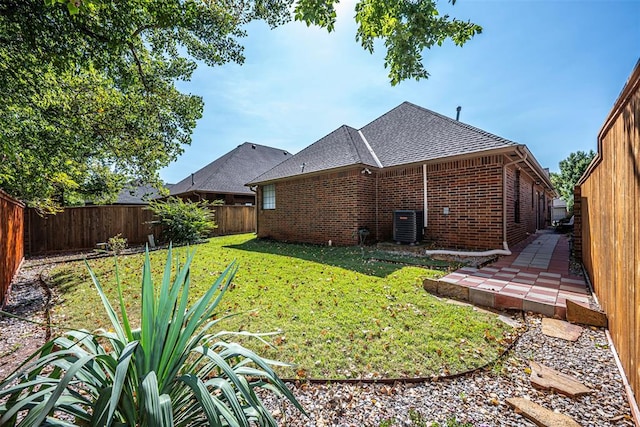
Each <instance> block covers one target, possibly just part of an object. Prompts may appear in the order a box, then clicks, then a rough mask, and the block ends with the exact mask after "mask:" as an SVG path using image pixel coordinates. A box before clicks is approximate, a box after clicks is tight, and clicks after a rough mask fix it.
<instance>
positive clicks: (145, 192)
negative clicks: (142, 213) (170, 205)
mask: <svg viewBox="0 0 640 427" xmlns="http://www.w3.org/2000/svg"><path fill="white" fill-rule="evenodd" d="M165 187H166V188H167V189H171V184H165ZM158 197H160V193H159V192H158V189H157V188H155V187H153V186H152V185H148V184H147V185H139V186H136V187H125V188H123V189H122V191H120V193H119V194H118V199H117V200H116V201H115V203H114V204H118V205H146V204H148V203H149V201H151V200H153V199H155V198H158Z"/></svg>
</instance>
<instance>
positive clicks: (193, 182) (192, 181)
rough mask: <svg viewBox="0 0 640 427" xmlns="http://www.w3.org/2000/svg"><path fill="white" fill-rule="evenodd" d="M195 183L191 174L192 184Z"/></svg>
mask: <svg viewBox="0 0 640 427" xmlns="http://www.w3.org/2000/svg"><path fill="white" fill-rule="evenodd" d="M193 184H195V181H194V180H193V174H191V185H193Z"/></svg>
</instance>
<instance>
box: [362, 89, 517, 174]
mask: <svg viewBox="0 0 640 427" xmlns="http://www.w3.org/2000/svg"><path fill="white" fill-rule="evenodd" d="M362 133H363V134H364V135H365V137H366V138H367V140H368V141H369V144H370V145H371V148H372V149H373V151H374V152H375V153H376V155H377V156H378V158H379V159H380V161H381V163H382V164H383V166H384V167H390V166H398V165H403V164H408V163H415V162H423V161H427V160H433V159H440V158H444V157H453V156H459V155H463V154H470V153H476V152H480V151H486V150H493V149H498V148H507V147H515V146H517V145H518V144H517V143H515V142H513V141H509V140H508V139H505V138H502V137H499V136H497V135H493V134H491V133H489V132H486V131H484V130H482V129H478V128H476V127H473V126H471V125H468V124H466V123H462V122H460V121H457V120H454V119H452V118H449V117H446V116H443V115H441V114H438V113H436V112H434V111H431V110H427V109H426V108H422V107H419V106H417V105H415V104H412V103H410V102H404V103H402V104H400V105H399V106H397V107H396V108H394V109H393V110H391V111H389V112H388V113H386V114H384V115H382V116H380V117H378V118H377V119H375V120H374V121H372V122H371V123H369V124H368V125H366V126H365V127H363V128H362Z"/></svg>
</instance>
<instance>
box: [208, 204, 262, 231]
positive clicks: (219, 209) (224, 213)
mask: <svg viewBox="0 0 640 427" xmlns="http://www.w3.org/2000/svg"><path fill="white" fill-rule="evenodd" d="M213 211H214V212H215V219H216V224H218V228H216V229H215V231H214V232H213V233H214V235H216V236H226V235H229V234H240V233H251V232H254V231H256V207H255V206H231V205H230V206H214V207H213Z"/></svg>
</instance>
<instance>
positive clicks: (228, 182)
mask: <svg viewBox="0 0 640 427" xmlns="http://www.w3.org/2000/svg"><path fill="white" fill-rule="evenodd" d="M290 157H291V153H289V152H287V151H286V150H282V149H279V148H273V147H267V146H265V145H258V144H252V143H250V142H245V143H244V144H241V145H239V146H238V147H236V148H235V149H233V150H231V151H229V152H228V153H227V154H225V155H223V156H222V157H220V158H218V159H216V160H214V161H213V162H211V163H209V164H208V165H207V166H205V167H203V168H202V169H200V170H199V171H197V172H195V173H193V176H192V175H191V174H189V176H187V177H186V178H185V179H183V180H182V181H180V182H178V183H177V184H174V185H173V186H172V187H171V195H172V196H173V195H177V194H184V193H191V192H208V193H222V194H249V195H253V194H254V193H253V192H252V191H251V190H250V189H249V188H247V187H246V186H245V185H244V184H246V183H247V182H249V181H250V180H251V179H253V178H255V177H256V176H258V175H260V174H262V173H264V172H265V171H267V170H269V169H271V168H273V167H274V166H276V165H277V164H279V163H281V162H282V161H283V160H285V159H287V158H290Z"/></svg>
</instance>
